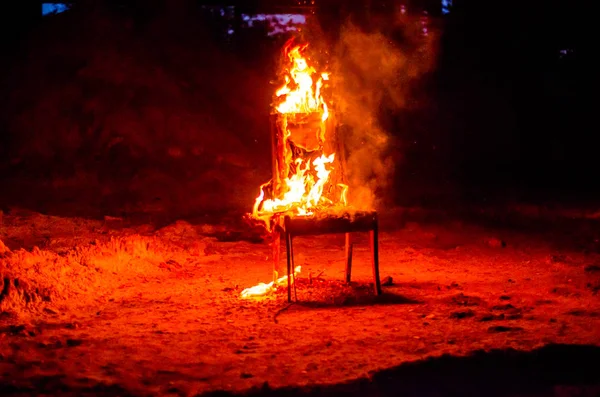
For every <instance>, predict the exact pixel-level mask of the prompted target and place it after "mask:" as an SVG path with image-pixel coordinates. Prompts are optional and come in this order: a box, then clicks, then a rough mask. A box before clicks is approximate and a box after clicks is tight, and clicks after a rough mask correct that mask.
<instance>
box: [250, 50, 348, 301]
mask: <svg viewBox="0 0 600 397" xmlns="http://www.w3.org/2000/svg"><path fill="white" fill-rule="evenodd" d="M307 48H308V44H304V45H296V44H294V40H293V39H291V40H289V41H288V42H287V43H286V44H285V46H284V48H283V55H284V62H285V64H286V66H285V69H284V78H283V80H284V81H283V84H282V85H281V86H280V87H279V88H277V90H276V91H275V98H274V99H275V101H274V102H275V103H274V104H273V111H274V112H275V114H278V115H280V117H279V118H278V120H279V121H281V125H278V128H281V129H280V130H278V133H280V134H281V135H283V136H281V137H279V138H278V139H282V140H283V142H279V144H281V147H278V150H280V149H282V150H283V153H278V156H280V157H278V158H279V160H278V163H277V164H278V167H280V168H279V169H278V170H277V171H278V172H281V173H282V174H278V175H277V177H276V176H275V175H274V179H273V180H271V181H269V182H267V183H265V184H263V185H261V187H260V192H259V194H258V197H257V198H256V199H255V201H254V206H253V209H252V214H251V216H252V218H254V219H256V220H260V221H262V222H264V224H265V226H266V228H267V230H268V231H271V228H272V223H273V222H274V221H276V220H277V219H280V218H279V217H278V215H281V214H286V215H291V216H295V217H299V216H303V217H307V216H315V215H317V214H319V213H327V212H328V211H333V210H335V209H336V208H343V207H346V205H347V201H346V197H347V192H348V186H346V185H345V184H342V183H336V182H337V181H336V182H333V183H331V181H330V177H331V173H332V172H333V171H334V170H336V169H337V167H338V165H337V163H336V161H339V156H337V157H336V154H335V153H333V152H327V153H326V149H325V148H329V147H335V145H326V142H325V141H326V139H327V137H328V136H329V134H326V131H327V128H332V126H330V125H329V124H333V120H332V119H330V116H331V114H330V110H329V109H330V107H329V106H328V104H327V101H326V100H325V97H324V91H326V90H324V89H325V88H326V87H327V86H326V82H328V81H329V80H330V75H329V73H327V72H317V69H316V67H315V65H314V64H313V62H312V61H311V59H310V58H309V57H307V56H306V55H305V53H306V50H307ZM298 116H300V117H299V119H300V120H301V121H302V122H304V127H301V129H302V128H304V129H303V130H302V132H300V133H298V132H296V131H297V129H295V128H297V127H292V126H291V125H294V124H295V123H296V124H297V123H298ZM305 120H309V121H308V122H306V121H305ZM319 124H320V125H319ZM306 125H308V127H306ZM313 133H314V136H311V135H310V134H313ZM295 134H300V136H296V135H295ZM306 142H310V143H309V144H306ZM315 142H317V143H316V144H315ZM292 144H293V145H292ZM303 145H304V146H303ZM292 147H294V148H295V149H292ZM329 150H331V149H329ZM280 162H283V163H284V164H280ZM299 272H300V266H298V267H296V269H295V270H294V276H295V275H296V274H297V273H299ZM275 277H276V276H275ZM279 285H287V276H284V277H280V278H278V279H277V280H274V281H273V282H271V283H268V284H265V283H260V284H258V285H256V286H254V287H251V288H247V289H245V290H244V291H242V294H241V297H242V298H250V297H256V296H263V295H266V294H269V293H271V292H272V291H274V290H275V289H276V288H277V286H279Z"/></svg>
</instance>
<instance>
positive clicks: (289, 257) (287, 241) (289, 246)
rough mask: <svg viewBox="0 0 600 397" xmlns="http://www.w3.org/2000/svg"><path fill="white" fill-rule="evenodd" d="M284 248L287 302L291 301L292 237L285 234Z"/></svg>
mask: <svg viewBox="0 0 600 397" xmlns="http://www.w3.org/2000/svg"><path fill="white" fill-rule="evenodd" d="M285 247H286V252H287V290H288V291H287V292H288V302H291V301H292V283H291V281H292V271H293V270H292V235H291V234H289V233H287V232H286V233H285Z"/></svg>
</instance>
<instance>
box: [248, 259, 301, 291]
mask: <svg viewBox="0 0 600 397" xmlns="http://www.w3.org/2000/svg"><path fill="white" fill-rule="evenodd" d="M301 270H302V267H301V266H296V268H295V269H294V276H293V277H292V283H294V282H295V280H296V276H297V275H298V274H299V273H300V271H301ZM287 279H288V278H287V275H285V276H283V277H279V278H278V279H277V280H275V281H271V282H270V283H268V284H265V283H259V284H257V285H255V286H254V287H250V288H246V289H245V290H243V291H242V294H241V297H242V298H244V299H248V298H255V297H259V296H263V295H266V294H268V293H270V292H273V291H275V290H276V289H277V287H283V286H287Z"/></svg>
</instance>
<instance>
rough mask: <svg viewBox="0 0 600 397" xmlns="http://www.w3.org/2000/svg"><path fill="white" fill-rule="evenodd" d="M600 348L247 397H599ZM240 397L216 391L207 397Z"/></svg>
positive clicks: (393, 372)
mask: <svg viewBox="0 0 600 397" xmlns="http://www.w3.org/2000/svg"><path fill="white" fill-rule="evenodd" d="M598 360H600V347H596V346H577V345H549V346H546V347H543V348H540V349H537V350H534V351H531V352H521V351H515V350H512V349H511V350H495V351H491V352H476V353H474V354H473V355H471V356H468V357H452V356H442V357H439V358H430V359H426V360H423V361H418V362H414V363H407V364H402V365H400V366H398V367H395V368H390V369H386V370H383V371H379V372H375V373H373V374H372V375H371V378H370V379H358V380H355V381H352V382H348V383H344V384H336V385H328V386H313V387H307V388H294V387H287V388H282V389H275V390H273V389H270V388H268V386H265V387H263V388H262V389H260V390H251V391H249V392H248V393H245V394H243V395H245V396H273V397H274V396H336V395H344V396H363V397H365V396H378V397H381V396H414V397H417V396H418V397H426V396H427V397H429V396H440V397H441V396H487V397H492V396H494V397H495V396H497V397H500V396H506V397H509V396H510V397H513V396H514V397H516V396H536V397H539V396H561V397H562V396H598V395H600V373H598V371H597V369H596V368H597V367H596V363H598ZM234 395H235V394H231V393H226V392H213V393H208V394H204V395H203V396H204V397H208V396H210V397H224V396H234ZM239 395H242V394H239Z"/></svg>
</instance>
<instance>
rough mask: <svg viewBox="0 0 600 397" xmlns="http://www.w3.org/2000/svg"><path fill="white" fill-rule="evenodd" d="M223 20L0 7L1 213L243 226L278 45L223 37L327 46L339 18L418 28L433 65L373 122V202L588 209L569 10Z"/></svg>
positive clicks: (172, 5) (586, 88) (577, 40)
mask: <svg viewBox="0 0 600 397" xmlns="http://www.w3.org/2000/svg"><path fill="white" fill-rule="evenodd" d="M214 3H218V2H216V1H215V2H214ZM225 3H226V2H223V4H225ZM239 3H240V4H243V7H242V6H241V5H240V4H237V5H236V7H235V8H234V9H229V10H228V11H227V12H228V14H227V15H228V16H231V18H232V19H227V18H221V17H215V15H218V14H219V11H218V10H220V8H222V7H220V5H219V4H214V5H215V7H214V8H207V7H204V8H202V7H201V5H202V2H198V1H189V0H178V1H168V2H167V1H95V2H94V1H79V2H77V3H76V4H74V5H73V7H72V9H71V10H69V11H67V12H64V13H61V14H57V15H52V16H46V17H42V15H41V2H33V1H30V2H27V1H23V2H11V3H7V4H6V5H3V10H2V13H1V18H2V21H0V26H2V33H1V37H2V42H1V45H2V49H3V50H2V53H1V56H2V62H1V65H0V71H1V72H2V76H1V79H2V80H1V82H2V83H1V87H0V154H1V156H2V161H0V178H1V181H0V186H2V188H1V191H2V193H1V199H0V204H2V206H3V208H5V209H7V208H9V207H11V206H20V207H26V208H29V209H34V210H39V211H45V212H50V213H58V214H75V215H86V216H102V215H119V214H133V213H149V212H154V213H161V214H167V216H171V217H179V216H191V215H197V214H201V213H205V212H213V213H214V212H219V211H221V212H227V211H244V210H249V209H250V207H251V205H252V202H253V197H255V195H256V194H257V187H258V186H259V185H260V183H262V182H264V181H265V180H266V179H268V178H269V161H270V160H269V155H270V154H269V150H270V149H269V140H268V137H269V130H268V112H269V101H270V95H271V93H272V89H273V88H272V86H270V85H269V81H270V79H271V78H272V77H273V76H274V75H275V69H274V67H275V65H274V60H275V59H276V54H277V51H279V48H280V46H281V43H282V41H283V40H285V37H267V35H266V29H267V28H266V27H264V26H263V27H261V26H258V27H256V26H255V28H254V29H246V30H241V29H239V26H237V25H236V23H238V22H236V21H239V16H240V14H241V13H243V12H252V11H253V12H275V11H283V12H297V11H298V10H304V11H306V10H309V11H312V10H314V11H315V12H316V14H317V15H318V17H319V19H320V20H321V21H322V22H323V26H324V27H325V33H326V34H327V35H328V37H330V38H331V39H332V40H333V39H335V37H336V35H337V33H338V29H339V27H340V25H341V23H342V21H344V20H346V19H347V18H351V19H352V20H354V21H355V23H357V24H359V25H360V26H361V27H362V28H363V29H364V30H365V31H370V30H371V31H372V30H376V29H377V28H378V27H377V26H373V20H374V19H373V16H374V15H377V14H386V13H390V10H391V9H393V7H394V6H395V5H398V4H405V5H406V8H407V10H408V12H409V13H410V14H411V15H413V16H414V18H421V17H423V16H424V15H425V14H424V12H427V18H428V23H429V26H430V27H431V32H432V34H436V35H438V36H437V37H438V40H439V51H438V54H437V58H436V64H435V68H434V69H433V70H432V71H431V72H429V73H427V74H426V75H424V76H421V77H420V78H419V79H418V80H417V81H414V82H413V85H414V87H412V89H411V92H412V93H413V95H412V97H411V98H410V101H408V102H409V104H410V106H406V108H404V109H401V110H395V111H393V112H390V111H387V112H386V109H385V105H383V106H382V123H384V125H385V126H386V127H387V130H388V131H389V133H390V135H391V136H392V140H391V151H392V152H393V153H394V156H395V158H396V171H395V174H394V182H395V183H394V184H393V188H388V189H386V190H385V191H383V192H381V196H382V197H385V199H386V201H387V203H389V204H396V205H411V206H412V205H419V206H425V207H436V208H444V207H448V208H451V207H456V206H459V205H463V206H464V205H476V204H481V203H491V204H495V203H498V204H501V203H507V202H510V203H524V202H528V203H533V204H540V205H541V204H548V203H554V204H558V205H575V206H580V207H581V206H588V205H593V204H594V202H595V200H596V199H597V197H598V193H599V192H598V182H597V174H598V169H599V167H598V166H597V163H598V160H597V156H596V151H597V145H596V142H597V138H596V134H597V132H596V131H597V127H596V120H595V117H593V116H595V115H596V113H597V110H596V105H597V103H598V100H597V89H596V85H595V84H594V81H595V80H596V79H595V74H596V72H597V70H598V62H597V61H596V54H595V52H596V48H597V43H596V37H597V34H595V31H594V20H595V18H596V17H595V15H594V14H593V13H592V12H591V8H590V7H591V6H586V5H585V4H584V2H581V3H579V2H568V1H557V2H542V1H528V2H510V1H509V2H497V1H480V0H479V1H477V0H455V1H454V2H453V4H452V6H451V7H450V9H449V12H448V13H442V7H441V3H440V2H437V1H415V0H413V1H405V2H378V1H375V0H371V1H362V2H359V1H355V2H342V1H334V0H330V1H319V4H317V6H318V7H316V8H306V7H305V8H302V7H301V8H297V4H294V3H298V2H280V3H277V4H274V3H275V2H266V1H265V2H260V1H256V2H239ZM228 4H233V5H235V2H234V1H231V2H228V3H226V4H225V5H228ZM586 7H587V8H586ZM211 9H213V10H217V11H212V12H211V11H210V10H211ZM211 15H212V16H211ZM236 17H237V18H238V19H237V20H236ZM232 21H233V22H232ZM231 28H234V29H235V31H236V32H235V34H233V35H228V34H227V33H226V32H227V30H229V29H231ZM390 39H392V40H396V41H397V42H398V45H402V37H391V38H390Z"/></svg>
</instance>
